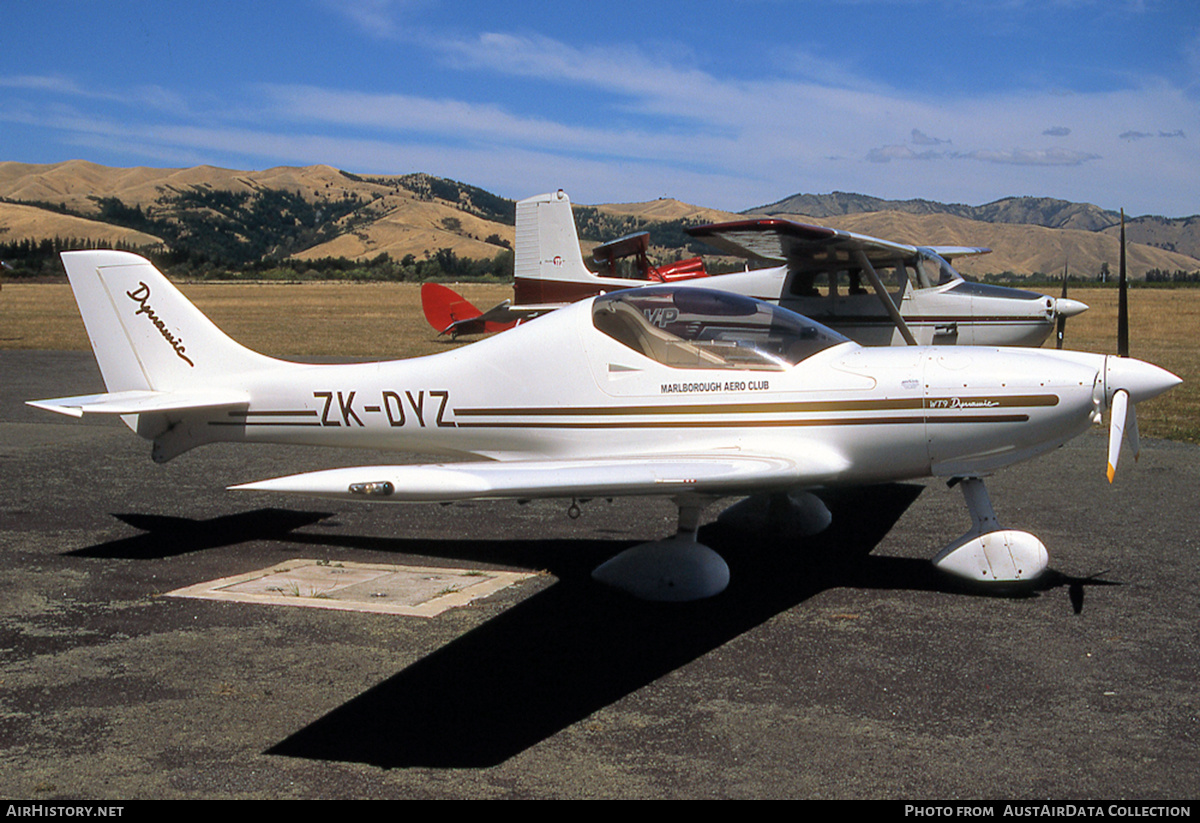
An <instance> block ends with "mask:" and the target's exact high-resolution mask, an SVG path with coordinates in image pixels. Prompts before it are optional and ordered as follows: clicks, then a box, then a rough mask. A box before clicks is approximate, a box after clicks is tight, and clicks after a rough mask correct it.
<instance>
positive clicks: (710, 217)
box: [593, 197, 745, 223]
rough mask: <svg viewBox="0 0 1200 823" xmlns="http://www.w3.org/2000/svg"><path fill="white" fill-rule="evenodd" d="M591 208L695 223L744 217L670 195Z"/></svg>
mask: <svg viewBox="0 0 1200 823" xmlns="http://www.w3.org/2000/svg"><path fill="white" fill-rule="evenodd" d="M593 208H597V209H600V210H601V211H606V212H610V213H612V214H625V215H631V216H633V217H641V218H643V219H645V220H657V221H662V222H667V221H671V220H688V221H694V222H697V223H724V222H727V221H730V220H744V219H745V215H741V214H735V213H734V212H728V211H719V210H718V209H709V208H705V207H704V206H693V205H690V204H688V203H683V202H681V201H679V200H675V199H672V198H670V197H660V198H659V199H658V200H647V201H646V202H644V203H604V204H603V205H599V206H594V207H593Z"/></svg>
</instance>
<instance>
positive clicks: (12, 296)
mask: <svg viewBox="0 0 1200 823" xmlns="http://www.w3.org/2000/svg"><path fill="white" fill-rule="evenodd" d="M182 288H183V291H184V293H185V294H187V296H188V297H189V298H190V299H191V300H193V301H194V302H195V303H196V305H197V306H199V307H200V309H201V310H202V311H204V312H205V313H206V314H207V315H208V316H209V317H211V318H212V319H213V320H214V322H216V323H217V325H219V326H220V327H221V328H223V329H224V330H225V331H226V332H228V333H229V334H230V335H231V336H232V337H233V338H234V339H236V340H238V341H240V342H242V343H244V344H245V345H247V346H249V347H251V348H253V349H256V350H258V351H261V352H264V353H266V354H270V355H273V356H276V357H292V356H299V357H305V356H314V355H333V356H336V357H346V358H378V359H387V358H397V357H413V356H416V355H421V354H429V353H432V352H437V351H445V350H446V349H447V348H449V347H451V346H454V345H461V343H452V342H450V341H449V340H447V339H446V338H439V337H438V336H437V335H436V334H435V333H434V332H433V330H432V329H430V328H429V325H428V324H427V323H426V322H425V318H424V316H423V315H422V313H421V305H420V288H419V286H417V285H414V284H409V283H396V284H347V283H304V284H264V285H255V284H195V285H184V286H183V287H182ZM460 291H462V292H463V293H464V294H465V295H466V297H467V298H468V299H470V300H471V301H472V302H474V303H475V304H476V305H478V306H479V307H480V308H485V309H486V308H488V307H490V306H492V305H493V304H495V303H498V302H500V301H501V300H504V299H505V298H508V297H511V295H512V290H511V287H509V286H503V285H485V286H478V285H476V286H463V287H461V288H460ZM1071 296H1072V297H1075V298H1077V299H1079V300H1082V301H1084V302H1085V303H1087V304H1088V305H1089V306H1090V307H1091V309H1090V311H1087V312H1085V313H1084V314H1082V315H1080V316H1079V317H1077V318H1075V319H1073V320H1071V321H1070V322H1069V323H1068V324H1067V346H1068V347H1069V348H1074V349H1081V350H1084V351H1095V352H1114V351H1115V350H1116V327H1117V323H1116V305H1117V292H1116V290H1114V289H1083V288H1078V289H1075V290H1074V291H1073V292H1072V294H1071ZM1198 332H1200V289H1180V290H1168V289H1135V290H1133V291H1132V292H1131V293H1130V338H1131V343H1130V346H1131V349H1132V352H1131V353H1132V355H1133V356H1134V357H1139V358H1142V359H1144V360H1149V361H1151V362H1153V363H1157V364H1158V365H1160V366H1163V367H1164V368H1167V369H1170V370H1171V371H1173V372H1175V373H1176V374H1178V375H1179V376H1180V377H1182V378H1183V380H1184V384H1183V385H1182V386H1181V387H1179V388H1178V389H1176V390H1174V391H1173V392H1170V393H1169V394H1167V395H1165V396H1163V397H1161V398H1159V399H1157V400H1154V401H1151V402H1149V403H1145V404H1143V405H1142V406H1140V407H1139V408H1138V422H1139V426H1140V428H1141V431H1142V433H1143V434H1144V435H1147V436H1151V437H1167V438H1171V439H1176V440H1185V441H1188V442H1192V443H1196V442H1200V334H1198ZM1048 345H1053V341H1050V342H1049V343H1048ZM0 348H8V349H76V350H85V349H87V348H88V343H87V337H86V335H85V333H84V330H83V323H82V321H81V320H80V319H79V313H78V311H77V310H76V308H75V302H74V300H73V299H72V297H71V291H70V288H69V287H68V286H67V285H65V284H63V285H57V284H52V285H42V284H38V285H33V284H20V283H7V284H5V285H4V287H3V290H2V291H0Z"/></svg>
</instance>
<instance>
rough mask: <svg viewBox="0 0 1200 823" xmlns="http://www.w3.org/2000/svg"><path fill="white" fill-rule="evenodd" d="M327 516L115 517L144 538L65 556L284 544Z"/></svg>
mask: <svg viewBox="0 0 1200 823" xmlns="http://www.w3.org/2000/svg"><path fill="white" fill-rule="evenodd" d="M329 516H330V514H329V513H328V512H301V511H290V510H288V509H256V510H254V511H248V512H239V513H238V514H231V515H226V516H224V517H214V518H212V519H211V520H193V519H191V518H187V517H170V516H168V515H158V514H114V515H113V517H115V518H117V519H118V520H120V521H121V522H122V523H126V524H128V525H130V526H133V527H134V528H135V529H141V530H142V531H143V532H145V534H138V535H134V536H133V537H122V538H120V539H119V540H110V541H108V542H106V543H98V544H96V545H94V546H87V547H86V548H82V549H76V550H74V551H71V552H67V554H69V555H72V556H75V557H105V558H124V559H130V560H150V559H154V558H162V557H175V556H177V555H180V554H187V553H189V552H195V551H202V550H204V549H215V548H218V547H220V546H232V545H236V544H238V543H245V542H247V541H250V540H283V539H286V538H287V536H288V533H289V532H291V531H293V530H295V529H299V528H301V527H303V526H308V525H311V524H313V523H316V522H318V521H321V520H324V519H325V518H326V517H329Z"/></svg>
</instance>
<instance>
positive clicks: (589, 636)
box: [267, 484, 1101, 768]
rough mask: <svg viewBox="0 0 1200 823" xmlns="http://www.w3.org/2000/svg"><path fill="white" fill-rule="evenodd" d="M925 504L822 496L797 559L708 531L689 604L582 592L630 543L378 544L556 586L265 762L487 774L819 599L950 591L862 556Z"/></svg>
mask: <svg viewBox="0 0 1200 823" xmlns="http://www.w3.org/2000/svg"><path fill="white" fill-rule="evenodd" d="M921 490H922V487H921V486H916V485H908V484H892V485H887V486H877V487H872V488H865V489H846V490H838V491H835V492H830V493H822V497H823V498H824V499H825V501H826V504H827V505H828V506H829V508H830V510H831V512H832V513H833V524H834V525H832V526H830V528H828V529H827V530H826V531H825V532H823V533H822V534H820V535H818V536H817V537H814V538H808V539H807V540H805V541H804V543H803V545H796V543H795V541H791V542H790V543H789V544H787V545H782V546H781V545H780V544H779V543H778V542H776V541H771V540H764V539H762V538H761V536H755V538H754V539H751V540H748V539H747V538H746V536H745V535H744V534H739V533H735V532H733V531H732V530H730V529H728V528H726V527H724V526H721V525H718V524H713V525H711V526H707V527H705V528H703V529H701V532H700V539H701V540H702V541H703V542H704V543H706V544H707V545H709V546H712V547H713V548H714V549H715V550H717V551H718V552H720V553H721V554H722V555H723V556H724V557H725V559H726V561H727V562H728V564H729V567H730V571H731V576H732V580H731V583H730V585H729V587H728V588H727V589H726V590H725V591H724V592H722V593H721V594H720V595H718V596H717V597H715V598H712V599H710V600H702V601H698V602H693V603H683V604H678V603H675V604H662V603H646V602H642V601H638V600H635V599H633V598H631V597H629V596H627V595H625V594H621V593H619V592H615V591H612V590H609V589H607V588H606V587H604V586H601V585H598V584H596V583H594V582H593V581H592V580H591V578H590V572H591V569H592V568H594V567H595V566H596V565H597V564H599V563H600V562H602V561H603V560H605V559H606V558H608V557H610V556H612V555H613V554H616V553H617V552H619V551H620V550H621V549H623V548H625V547H626V546H627V545H628V544H627V543H623V542H618V541H612V542H608V541H570V542H569V543H566V544H564V542H563V541H533V542H530V541H525V542H521V541H511V542H486V543H484V544H481V543H479V542H478V541H473V542H470V543H467V542H453V543H445V544H443V543H436V542H435V543H433V544H432V545H431V544H430V541H406V540H396V541H384V542H386V543H388V544H390V546H389V547H388V548H387V549H386V550H390V551H403V552H405V553H408V552H413V553H418V554H427V555H435V556H456V557H460V558H466V557H478V558H480V559H483V558H485V557H486V558H487V559H488V560H490V561H491V562H501V563H514V564H517V565H525V566H527V567H532V568H547V569H548V570H549V571H550V572H552V573H553V574H554V575H555V576H556V577H557V578H558V582H557V583H556V584H555V585H553V586H550V587H549V588H547V589H544V590H543V591H541V592H538V593H536V594H534V595H533V596H531V597H529V598H527V599H526V600H524V601H522V602H521V603H519V604H517V605H516V606H514V607H512V608H511V609H509V610H507V611H506V612H505V613H504V614H502V615H500V616H498V617H496V618H494V619H492V620H489V621H488V622H487V623H485V624H483V625H481V626H479V627H477V628H475V629H473V630H472V631H470V632H468V633H466V634H464V635H462V636H461V637H459V638H457V639H456V640H454V641H452V642H450V643H448V644H447V645H445V646H443V647H442V648H440V649H438V650H437V651H435V652H433V653H432V654H429V655H428V656H426V657H425V658H423V659H421V660H419V661H417V662H416V663H414V664H412V665H411V666H409V667H407V668H406V669H404V670H403V671H401V672H399V673H397V674H396V675H394V676H393V677H391V678H389V679H388V680H386V681H384V682H382V683H380V684H379V685H377V686H375V687H373V688H371V689H369V690H367V691H366V692H363V693H362V694H361V695H359V696H358V697H356V698H354V699H353V700H350V701H349V702H347V703H345V704H343V705H342V706H340V707H338V708H337V709H335V710H334V711H332V712H330V713H329V714H327V715H326V716H324V717H322V718H320V719H319V720H316V721H314V722H313V723H311V724H310V725H308V726H307V727H305V728H303V729H301V730H299V731H298V732H296V733H295V734H293V735H291V736H290V737H288V738H287V739H285V740H283V741H282V742H280V743H278V744H277V745H275V746H274V747H272V748H271V749H269V750H268V752H267V753H268V754H277V755H285V756H289V757H300V758H308V759H315V760H338V761H348V762H362V763H368V764H372V765H375V766H379V767H383V768H403V767H446V768H471V767H487V766H493V765H497V764H499V763H502V762H504V761H505V760H507V759H509V758H510V757H512V756H513V755H515V754H518V753H519V752H521V751H523V750H525V749H526V748H528V747H529V746H532V745H534V744H536V743H538V742H540V741H541V740H544V739H546V738H548V737H550V736H551V735H553V734H555V733H557V732H559V731H561V730H563V729H565V728H567V727H568V726H570V725H572V724H574V723H576V722H579V721H580V720H583V719H584V718H586V717H588V716H589V715H590V714H592V713H594V712H595V711H597V710H598V709H601V708H603V707H604V706H607V705H609V704H610V703H612V702H614V701H616V700H618V699H620V698H622V697H624V696H626V695H628V694H631V693H633V692H635V691H637V690H638V689H640V688H642V687H643V686H646V685H647V684H649V683H651V682H653V681H655V680H657V679H658V678H660V677H662V676H663V675H665V674H668V673H669V672H671V671H674V670H675V669H677V668H679V667H681V666H683V665H686V664H687V663H689V662H690V661H692V660H695V659H697V658H699V657H701V656H703V655H704V654H706V653H708V652H710V651H712V650H713V649H716V648H718V647H720V646H721V645H723V644H725V643H726V642H728V641H729V640H731V639H733V638H735V637H737V636H738V635H741V634H743V633H744V632H746V631H749V630H750V629H752V628H754V627H755V626H758V625H760V624H762V623H764V622H765V621H767V620H769V619H770V618H772V617H773V616H775V615H776V614H779V613H781V612H783V611H786V610H787V609H790V608H791V607H793V606H795V605H797V604H799V603H801V602H803V601H804V600H806V599H808V598H810V597H812V596H813V595H815V594H817V593H819V592H821V591H823V590H825V589H828V588H832V587H840V586H851V587H863V588H880V589H915V590H936V591H959V590H960V589H961V587H958V586H956V585H955V584H954V583H952V582H950V581H948V580H947V578H945V577H944V576H942V575H940V574H939V573H938V572H936V570H934V568H933V567H932V566H931V565H930V564H929V563H928V562H927V561H926V560H922V559H907V558H885V557H869V556H868V554H869V552H870V551H871V550H872V549H873V548H874V547H875V546H876V545H877V544H878V543H879V541H880V540H882V539H883V537H884V535H886V534H887V532H888V531H889V530H890V529H891V528H892V526H893V525H894V524H895V523H896V521H897V520H898V519H899V518H900V516H901V515H902V514H903V513H904V511H905V510H907V508H908V507H909V506H910V505H911V504H912V503H913V502H914V501H915V500H916V498H917V496H918V495H919V494H920V493H921ZM865 512H869V513H870V515H868V516H864V513H865ZM290 539H293V540H296V539H299V540H300V541H302V542H303V541H311V542H314V543H323V544H324V543H328V542H340V539H339V538H336V537H334V538H332V540H331V539H330V538H328V537H325V536H321V537H314V536H311V535H294V536H293V537H292V538H290ZM370 542H371V544H372V546H371V547H372V548H375V549H380V548H381V546H380V545H376V544H377V543H379V541H376V540H371V541H370ZM354 545H359V544H358V542H357V541H354ZM1087 582H1101V581H1081V580H1076V579H1073V578H1068V577H1066V576H1064V575H1060V574H1056V573H1051V574H1050V575H1049V576H1048V578H1046V579H1045V580H1044V581H1043V583H1042V584H1041V585H1040V586H1039V589H1042V590H1044V589H1046V588H1051V587H1055V586H1061V585H1070V586H1071V587H1072V600H1073V602H1075V597H1076V595H1075V592H1076V590H1078V597H1079V599H1078V602H1077V604H1076V605H1077V609H1078V608H1081V607H1082V585H1083V584H1084V583H1087Z"/></svg>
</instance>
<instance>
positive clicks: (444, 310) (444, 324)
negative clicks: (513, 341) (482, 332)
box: [421, 283, 483, 334]
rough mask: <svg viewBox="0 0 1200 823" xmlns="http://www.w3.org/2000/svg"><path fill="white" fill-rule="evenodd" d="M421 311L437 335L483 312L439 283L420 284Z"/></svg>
mask: <svg viewBox="0 0 1200 823" xmlns="http://www.w3.org/2000/svg"><path fill="white" fill-rule="evenodd" d="M421 309H422V310H423V311H424V312H425V319H426V320H427V321H429V325H431V326H433V329H434V331H436V332H437V333H438V334H445V333H446V332H447V331H449V329H450V327H451V326H453V325H454V324H455V323H457V322H459V321H461V320H470V319H472V318H475V317H479V316H480V315H481V314H483V312H481V311H480V310H479V309H477V308H475V306H474V305H473V304H472V303H471V301H469V300H467V298H465V297H463V296H462V295H461V294H459V293H458V292H456V291H455V290H454V289H451V288H447V287H446V286H443V285H441V284H440V283H422V284H421Z"/></svg>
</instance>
